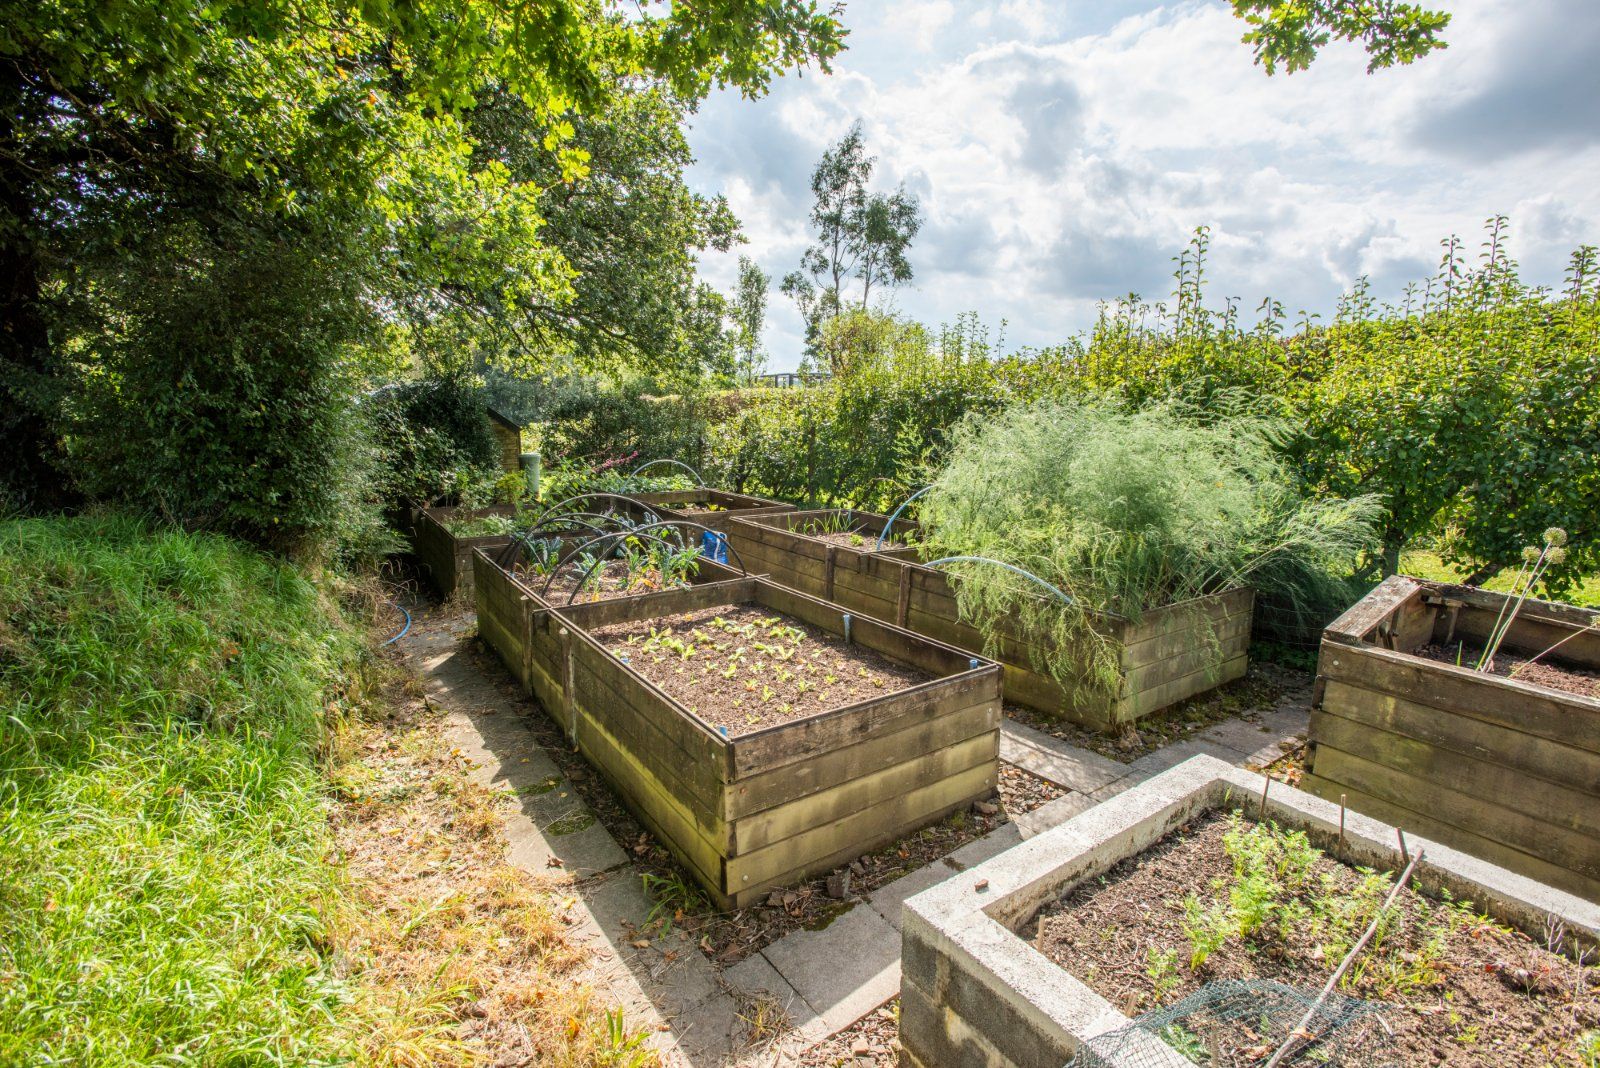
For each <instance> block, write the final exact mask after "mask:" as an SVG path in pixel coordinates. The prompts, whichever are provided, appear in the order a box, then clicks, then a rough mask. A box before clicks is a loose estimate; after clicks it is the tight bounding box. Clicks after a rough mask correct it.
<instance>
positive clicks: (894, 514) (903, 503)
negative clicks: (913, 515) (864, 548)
mask: <svg viewBox="0 0 1600 1068" xmlns="http://www.w3.org/2000/svg"><path fill="white" fill-rule="evenodd" d="M931 489H933V486H932V484H931V483H930V484H929V485H926V486H923V487H922V488H921V489H919V490H917V492H915V493H913V494H912V495H911V496H909V497H907V498H906V499H905V500H903V501H901V502H900V507H898V508H896V509H895V510H894V511H892V512H890V513H889V521H888V522H887V523H885V524H884V525H883V533H882V534H879V535H878V543H877V544H876V545H874V546H873V547H872V551H873V552H877V551H878V550H879V549H881V548H883V543H884V541H885V540H887V539H888V537H889V531H891V530H893V529H894V521H895V520H896V519H899V518H900V513H901V512H903V511H905V510H906V506H907V505H908V504H910V503H911V502H912V501H914V500H916V499H917V498H918V497H920V496H922V495H923V494H924V493H927V492H928V491H929V490H931Z"/></svg>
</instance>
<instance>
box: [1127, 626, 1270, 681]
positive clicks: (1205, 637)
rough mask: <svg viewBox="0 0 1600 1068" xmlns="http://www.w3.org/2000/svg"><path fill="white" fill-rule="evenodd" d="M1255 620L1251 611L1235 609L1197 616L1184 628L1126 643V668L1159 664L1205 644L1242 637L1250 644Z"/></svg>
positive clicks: (1215, 643)
mask: <svg viewBox="0 0 1600 1068" xmlns="http://www.w3.org/2000/svg"><path fill="white" fill-rule="evenodd" d="M1252 620H1253V615H1252V613H1249V612H1232V613H1229V614H1228V615H1226V616H1223V617H1221V618H1218V617H1216V616H1212V615H1209V614H1206V615H1197V616H1196V617H1195V618H1194V620H1193V624H1194V625H1193V626H1191V627H1188V628H1186V629H1184V630H1171V631H1167V632H1166V633H1164V634H1158V635H1156V636H1155V637H1153V638H1147V639H1145V640H1144V641H1142V642H1135V643H1134V644H1132V645H1124V646H1123V647H1122V650H1123V652H1122V665H1123V669H1124V670H1126V671H1136V670H1138V669H1139V668H1141V667H1145V666H1146V665H1149V664H1157V663H1160V662H1162V661H1164V660H1167V659H1169V658H1171V657H1174V656H1179V655H1181V654H1183V653H1186V652H1189V651H1190V650H1192V649H1194V648H1195V647H1196V646H1198V645H1201V644H1205V643H1211V644H1213V645H1217V646H1226V645H1228V644H1229V643H1231V642H1236V641H1237V639H1239V638H1241V637H1242V638H1244V640H1245V642H1246V643H1247V644H1248V642H1249V638H1250V625H1251V622H1252Z"/></svg>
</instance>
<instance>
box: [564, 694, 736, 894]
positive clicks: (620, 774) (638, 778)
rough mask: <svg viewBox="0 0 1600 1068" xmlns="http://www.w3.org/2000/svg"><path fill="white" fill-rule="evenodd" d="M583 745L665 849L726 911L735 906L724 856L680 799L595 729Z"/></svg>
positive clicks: (601, 732) (624, 749)
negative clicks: (700, 829)
mask: <svg viewBox="0 0 1600 1068" xmlns="http://www.w3.org/2000/svg"><path fill="white" fill-rule="evenodd" d="M583 739H584V740H583V746H584V749H583V752H584V756H585V757H587V758H588V759H589V761H590V763H592V764H593V765H594V766H595V767H596V768H598V769H599V770H600V773H601V774H602V775H604V776H605V777H606V780H607V781H608V782H609V783H611V785H612V786H613V787H614V788H615V789H616V791H617V795H618V796H619V797H620V798H621V800H622V802H623V803H624V804H625V805H627V807H628V809H629V811H631V812H632V813H633V814H634V815H635V816H636V817H638V819H639V822H641V823H643V824H644V825H645V826H646V827H648V828H649V829H650V831H651V833H653V834H654V835H655V836H656V837H657V838H659V839H661V841H662V842H664V843H665V844H666V846H667V848H668V849H670V850H671V851H672V853H673V855H674V856H676V857H677V858H678V859H679V860H680V861H682V862H683V864H684V866H685V867H686V868H688V869H689V871H690V873H691V874H693V875H694V876H695V878H696V879H698V880H699V881H700V884H701V885H702V886H704V887H705V888H706V889H707V890H709V891H711V894H712V896H713V897H714V898H715V899H716V900H717V901H718V903H719V904H720V905H721V906H722V907H727V906H729V905H731V904H732V899H731V897H730V895H729V894H728V893H727V886H726V883H725V882H724V860H723V856H722V854H721V852H720V851H719V850H718V849H717V847H716V846H715V845H714V844H713V843H712V842H710V841H708V840H707V839H706V838H705V837H704V836H703V835H702V834H701V833H700V831H699V828H698V826H697V824H696V823H695V821H694V819H693V818H692V817H691V816H690V815H689V813H688V811H687V810H686V809H685V808H684V806H683V804H682V802H681V801H680V800H679V798H678V797H676V796H675V795H674V794H673V793H672V792H671V790H670V789H668V788H666V787H664V786H663V784H662V783H661V782H660V781H659V780H657V779H656V778H655V777H654V776H653V775H652V774H651V773H650V771H649V769H647V768H645V767H644V766H643V765H642V764H640V763H639V762H638V761H637V760H636V759H635V756H636V754H634V753H631V752H629V751H628V750H627V748H626V747H625V746H623V745H621V744H619V743H618V741H617V739H615V738H613V737H611V736H610V735H608V734H607V733H606V732H605V731H604V730H603V729H600V728H598V727H597V726H596V725H594V724H593V723H591V724H590V725H589V729H588V730H586V731H585V732H584V734H583Z"/></svg>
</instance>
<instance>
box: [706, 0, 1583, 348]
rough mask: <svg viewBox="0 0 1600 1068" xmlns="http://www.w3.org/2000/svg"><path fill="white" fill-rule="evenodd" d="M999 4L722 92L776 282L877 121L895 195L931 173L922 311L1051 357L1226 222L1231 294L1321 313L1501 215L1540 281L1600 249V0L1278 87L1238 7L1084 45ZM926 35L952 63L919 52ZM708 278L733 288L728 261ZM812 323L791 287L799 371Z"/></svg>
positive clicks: (1016, 2) (1194, 5)
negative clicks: (1359, 286)
mask: <svg viewBox="0 0 1600 1068" xmlns="http://www.w3.org/2000/svg"><path fill="white" fill-rule="evenodd" d="M1130 3H1131V0H1123V2H1122V8H1123V9H1126V8H1128V6H1129V4H1130ZM856 10H857V9H851V10H850V11H847V15H846V17H847V19H852V18H853V17H854V16H855V12H856ZM990 10H991V9H988V8H979V9H975V10H974V9H970V8H967V7H966V6H965V5H964V10H962V11H960V12H958V11H957V10H956V8H955V7H953V6H952V5H951V4H950V3H949V2H948V0H940V2H939V3H937V4H934V5H927V6H926V9H925V8H924V5H921V4H911V5H894V6H893V7H888V8H885V9H882V10H881V11H880V17H879V18H878V19H877V20H876V21H874V20H871V19H868V20H866V21H865V22H864V23H863V24H862V25H861V26H860V27H858V28H855V30H854V32H853V33H852V37H851V51H850V52H849V53H847V54H846V55H845V56H844V57H842V59H841V61H840V62H839V63H838V64H837V65H836V67H837V69H836V73H835V74H834V75H832V76H830V77H825V78H823V77H812V76H809V75H808V76H807V77H806V78H804V79H800V80H787V81H785V83H783V84H782V85H781V86H780V87H779V89H778V90H777V91H776V92H775V93H774V94H773V95H772V96H771V97H770V98H768V99H766V100H763V101H759V102H756V103H748V102H743V101H739V100H737V99H736V98H734V97H731V96H730V97H719V98H717V99H714V100H712V101H710V102H708V103H707V105H706V106H705V109H704V111H703V115H702V118H701V120H700V121H699V122H698V123H697V127H696V130H695V132H694V134H693V138H692V139H693V142H694V144H695V146H696V148H697V150H698V151H699V152H700V154H701V157H702V160H703V163H702V164H701V165H700V166H699V167H698V168H697V170H696V176H697V178H698V180H699V181H700V182H701V184H702V185H703V186H704V187H705V188H707V189H709V190H722V191H726V192H727V193H728V196H729V199H730V202H731V203H732V205H733V207H734V210H735V211H736V212H737V213H738V214H739V215H740V217H741V218H742V219H743V220H744V221H745V225H746V232H747V234H748V235H749V237H750V239H751V240H750V244H749V245H748V246H747V247H746V248H745V249H744V251H745V252H746V253H747V254H750V255H753V256H755V257H756V258H757V259H758V260H759V261H760V262H761V263H762V264H763V266H764V267H765V268H766V269H767V270H768V271H769V272H770V273H772V274H773V275H774V277H775V278H776V277H781V276H782V275H783V274H784V273H785V272H786V271H788V270H791V269H793V267H795V266H796V265H797V264H798V260H799V255H800V251H801V250H802V249H803V248H804V245H805V241H806V236H805V233H804V219H805V213H806V211H807V210H808V208H809V203H808V201H809V190H808V188H807V182H808V179H809V171H810V168H811V166H812V165H813V164H814V163H815V160H816V158H817V156H818V155H820V153H821V151H822V149H823V148H824V147H825V146H826V145H827V144H828V143H829V142H830V141H832V140H834V139H836V138H837V137H838V136H839V135H840V134H841V133H842V132H843V131H844V130H845V128H847V126H848V125H849V123H850V122H851V121H853V120H854V119H856V118H860V119H862V120H863V122H864V125H865V129H866V134H867V141H868V145H869V148H870V149H871V151H872V152H873V153H875V154H876V155H877V156H878V157H879V161H880V162H879V178H880V180H881V181H882V182H883V184H885V185H892V184H894V183H896V182H901V181H904V182H906V183H907V185H908V187H910V188H912V189H913V190H915V191H917V192H918V193H919V195H921V197H922V200H923V206H924V209H925V211H926V214H927V224H926V227H925V230H924V233H923V236H922V238H921V239H920V240H919V242H918V243H917V244H916V245H914V246H913V247H912V250H911V258H912V264H913V266H914V267H915V268H916V270H917V279H916V285H915V287H914V289H911V290H908V291H904V292H902V293H901V294H899V296H898V298H897V303H898V305H899V307H900V308H901V309H902V310H904V311H905V312H907V313H908V314H911V315H915V316H917V317H919V318H922V319H925V320H930V321H940V320H946V319H950V318H953V317H954V316H955V315H956V314H957V313H959V312H961V311H965V310H977V311H978V312H979V313H980V314H982V315H984V316H985V317H986V318H990V319H1000V318H1005V319H1007V320H1009V323H1010V326H1009V329H1008V331H1007V333H1008V336H1009V337H1011V338H1012V339H1013V340H1015V341H1017V342H1020V343H1024V344H1027V343H1049V342H1052V341H1056V340H1060V339H1062V338H1064V337H1065V336H1067V335H1069V334H1070V333H1072V332H1073V331H1075V330H1077V329H1080V328H1082V327H1083V326H1085V325H1086V324H1087V323H1088V322H1090V321H1091V319H1092V316H1093V309H1094V304H1095V301H1096V300H1097V299H1098V298H1110V297H1116V296H1118V295H1120V294H1123V293H1126V292H1128V291H1129V290H1138V291H1140V292H1141V293H1143V294H1144V295H1146V296H1160V295H1161V294H1162V293H1163V292H1164V290H1165V288H1166V286H1167V284H1168V275H1169V274H1170V270H1171V265H1170V262H1169V260H1170V257H1172V256H1174V255H1176V254H1177V252H1178V251H1179V249H1180V248H1181V247H1182V246H1183V243H1184V241H1185V240H1186V238H1187V235H1188V234H1189V233H1190V232H1191V231H1192V230H1193V228H1194V227H1196V226H1199V225H1207V226H1210V227H1211V228H1212V257H1211V263H1210V277H1211V279H1212V282H1213V289H1212V292H1213V293H1214V294H1215V296H1216V297H1217V299H1219V300H1220V299H1221V298H1222V297H1224V296H1230V297H1239V298H1242V301H1243V304H1244V306H1245V307H1247V308H1250V307H1254V306H1255V304H1256V302H1257V301H1258V300H1259V298H1260V297H1261V296H1263V295H1267V294H1271V295H1273V296H1275V297H1277V298H1279V299H1281V300H1283V302H1284V303H1285V305H1286V306H1288V307H1290V308H1291V309H1295V308H1299V307H1306V308H1310V309H1313V310H1321V311H1326V310H1329V309H1331V308H1332V306H1333V304H1334V302H1335V300H1336V298H1337V296H1338V293H1339V291H1340V289H1341V288H1342V287H1343V286H1346V285H1348V284H1349V283H1350V282H1351V281H1353V280H1354V279H1355V278H1356V277H1357V276H1359V275H1361V274H1368V275H1370V276H1371V277H1372V278H1373V280H1374V285H1375V287H1376V289H1377V291H1378V295H1379V296H1380V297H1389V296H1396V295H1398V293H1399V289H1400V287H1401V286H1402V285H1403V283H1404V281H1405V280H1407V279H1408V278H1411V277H1413V276H1415V275H1416V274H1417V272H1419V271H1426V270H1427V269H1428V268H1429V266H1430V265H1431V264H1432V263H1433V262H1435V261H1436V260H1437V257H1438V249H1437V242H1438V240H1439V238H1441V237H1443V236H1444V235H1446V234H1448V233H1450V232H1452V231H1454V232H1461V233H1470V232H1471V231H1474V230H1475V229H1476V228H1477V226H1478V225H1479V224H1480V222H1481V220H1482V219H1483V218H1484V217H1485V216H1488V215H1491V214H1494V213H1496V212H1509V213H1512V215H1513V218H1512V225H1513V242H1514V247H1515V251H1516V253H1517V255H1518V256H1519V258H1520V259H1521V260H1522V262H1523V263H1524V265H1525V267H1526V268H1527V269H1528V271H1529V272H1530V273H1535V272H1543V274H1537V275H1536V277H1535V280H1538V281H1551V282H1553V281H1557V280H1558V276H1559V270H1560V265H1561V263H1562V262H1563V261H1564V259H1565V256H1566V253H1567V252H1569V251H1570V249H1571V248H1572V247H1573V246H1574V245H1575V244H1577V243H1579V242H1583V241H1587V242H1596V241H1597V240H1600V183H1596V182H1595V181H1594V176H1595V175H1596V174H1597V173H1600V120H1597V119H1596V118H1595V114H1596V112H1595V111H1594V110H1593V101H1594V99H1595V93H1594V92H1592V91H1590V87H1591V86H1592V85H1593V84H1594V80H1595V77H1596V75H1595V73H1594V72H1595V71H1597V70H1600V64H1595V63H1593V62H1591V61H1588V60H1585V59H1583V58H1582V57H1583V56H1584V55H1585V54H1586V46H1585V45H1584V42H1596V41H1600V5H1594V4H1592V3H1591V0H1533V2H1518V0H1459V2H1457V3H1455V4H1453V5H1452V10H1453V11H1455V13H1456V15H1455V20H1454V22H1453V24H1452V26H1451V28H1450V30H1449V32H1448V34H1447V37H1448V39H1449V42H1450V48H1449V49H1448V50H1447V51H1445V52H1442V53H1436V54H1434V55H1432V56H1428V57H1426V58H1424V59H1423V60H1421V61H1419V62H1418V63H1417V64H1415V65H1413V66H1411V67H1406V68H1399V69H1395V70H1390V71H1384V72H1380V73H1378V74H1375V75H1372V76H1368V75H1366V74H1365V73H1364V67H1365V57H1364V56H1363V55H1362V54H1361V52H1360V50H1359V49H1358V48H1355V47H1353V46H1348V45H1338V44H1336V45H1333V46H1330V47H1329V48H1328V49H1327V50H1325V52H1324V54H1323V56H1322V57H1320V58H1319V59H1318V61H1317V62H1316V64H1314V65H1313V67H1312V68H1311V69H1310V70H1309V71H1306V72H1302V73H1299V74H1296V75H1294V76H1292V77H1287V76H1285V75H1283V74H1279V75H1278V76H1276V77H1272V78H1269V77H1267V76H1266V75H1265V74H1264V73H1263V72H1262V70H1261V69H1260V68H1259V67H1256V66H1255V65H1254V64H1253V62H1252V60H1251V56H1250V51H1249V49H1248V47H1247V46H1245V45H1243V44H1241V43H1240V41H1239V37H1240V34H1241V33H1242V32H1243V26H1242V24H1241V23H1240V22H1238V21H1237V20H1236V19H1235V18H1233V17H1232V15H1231V14H1230V13H1229V12H1228V9H1227V7H1226V6H1224V5H1223V4H1222V3H1220V2H1200V0H1191V2H1185V3H1177V4H1171V5H1164V6H1153V5H1145V6H1143V7H1141V8H1140V9H1138V10H1132V11H1128V10H1121V11H1120V13H1119V14H1118V15H1117V16H1116V17H1114V18H1109V19H1108V21H1106V22H1104V23H1103V24H1100V25H1093V26H1089V25H1084V24H1082V22H1081V21H1080V22H1079V23H1076V24H1074V25H1072V26H1070V27H1067V26H1063V25H1061V24H1059V16H1058V14H1057V12H1058V10H1062V9H1059V8H1058V6H1056V5H1044V4H1042V3H1039V2H1037V0H1011V2H1008V3H1006V4H1003V5H1001V6H1000V7H999V9H998V11H997V13H996V14H994V15H993V17H990V16H989V14H988V12H989V11H990ZM1107 10H1116V5H1112V7H1111V8H1108V9H1107ZM985 27H987V29H985ZM907 41H910V42H912V43H914V44H916V45H917V47H919V48H923V47H926V48H929V49H932V51H931V53H930V52H922V53H920V54H919V56H918V57H915V58H914V59H913V58H908V50H907V46H906V43H907ZM1575 42H1576V43H1575ZM1590 51H1592V50H1590ZM1541 56H1549V57H1554V58H1553V59H1552V60H1551V62H1549V63H1546V64H1544V65H1543V66H1541V65H1540V64H1541V60H1540V57H1541ZM1519 114H1521V115H1524V116H1525V118H1526V119H1527V121H1526V122H1523V123H1521V124H1520V125H1517V126H1516V127H1515V128H1514V129H1513V128H1512V126H1511V124H1512V121H1513V119H1514V117H1515V116H1517V115H1519ZM1473 241H1474V243H1475V238H1474V239H1473ZM1550 272H1554V273H1555V276H1553V277H1545V276H1544V275H1546V274H1549V273H1550ZM706 274H707V277H708V278H710V279H713V280H714V281H716V280H720V279H721V278H723V277H727V278H729V279H731V269H730V268H728V267H726V266H725V265H720V264H707V265H706ZM785 305H786V301H785V300H784V298H782V296H781V295H779V294H777V293H776V292H774V294H773V308H772V314H771V320H772V323H773V328H772V330H771V331H770V332H769V336H768V339H767V340H768V346H769V348H770V349H771V350H772V351H773V352H774V356H775V361H774V362H775V364H777V365H778V366H780V367H789V366H793V364H794V362H795V360H796V359H797V357H798V344H799V336H800V332H799V324H798V319H797V317H795V316H794V315H793V312H792V310H791V309H788V308H787V307H786V306H785Z"/></svg>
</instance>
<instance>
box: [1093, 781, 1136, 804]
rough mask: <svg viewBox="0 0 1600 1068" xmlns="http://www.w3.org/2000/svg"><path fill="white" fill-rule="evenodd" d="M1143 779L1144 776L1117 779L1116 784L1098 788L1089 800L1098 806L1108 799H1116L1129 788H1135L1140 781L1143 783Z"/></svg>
mask: <svg viewBox="0 0 1600 1068" xmlns="http://www.w3.org/2000/svg"><path fill="white" fill-rule="evenodd" d="M1143 779H1144V776H1141V775H1128V776H1124V777H1123V778H1120V779H1118V780H1117V781H1116V782H1114V783H1111V784H1110V785H1109V786H1102V787H1100V789H1098V790H1096V791H1095V792H1094V793H1092V794H1090V795H1089V800H1091V801H1093V802H1094V803H1095V804H1097V805H1098V804H1099V803H1100V802H1102V801H1104V800H1106V798H1108V797H1116V796H1117V795H1118V794H1120V793H1122V791H1124V790H1126V789H1128V788H1129V787H1130V786H1137V785H1138V784H1139V783H1140V782H1141V781H1143Z"/></svg>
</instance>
